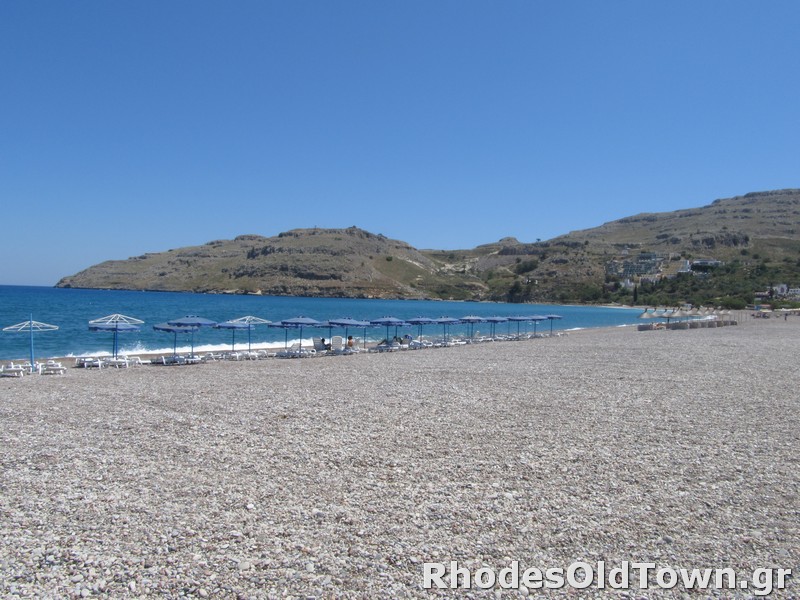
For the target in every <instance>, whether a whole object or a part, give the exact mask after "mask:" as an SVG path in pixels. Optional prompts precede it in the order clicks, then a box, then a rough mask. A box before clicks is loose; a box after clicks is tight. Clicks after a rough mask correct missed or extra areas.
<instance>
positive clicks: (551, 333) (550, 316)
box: [545, 315, 564, 335]
mask: <svg viewBox="0 0 800 600" xmlns="http://www.w3.org/2000/svg"><path fill="white" fill-rule="evenodd" d="M545 318H546V319H550V335H553V321H555V320H556V319H563V318H564V317H562V316H561V315H545Z"/></svg>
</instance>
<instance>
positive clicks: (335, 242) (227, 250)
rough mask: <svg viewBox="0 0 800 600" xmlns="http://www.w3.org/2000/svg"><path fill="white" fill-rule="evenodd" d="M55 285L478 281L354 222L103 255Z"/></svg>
mask: <svg viewBox="0 0 800 600" xmlns="http://www.w3.org/2000/svg"><path fill="white" fill-rule="evenodd" d="M57 287H79V288H101V289H134V290H156V291H194V292H211V293H231V294H270V295H291V296H324V297H351V298H425V297H429V296H435V297H439V296H441V295H442V294H456V295H457V296H469V295H472V294H474V293H478V292H479V288H480V287H481V283H480V282H479V281H478V282H470V281H468V280H465V279H464V278H463V277H459V276H458V275H456V274H452V275H451V274H448V273H447V272H444V271H442V269H441V268H440V266H439V265H438V264H436V263H435V262H434V261H432V260H431V259H430V258H428V257H427V256H425V255H424V254H423V253H421V252H419V251H418V250H416V249H414V248H412V247H411V246H409V245H408V244H406V243H405V242H401V241H398V240H391V239H388V238H386V237H384V236H382V235H376V234H373V233H370V232H368V231H364V230H362V229H359V228H357V227H350V228H347V229H295V230H292V231H287V232H284V233H281V234H279V235H277V236H275V237H262V236H259V235H240V236H238V237H237V238H235V239H233V240H217V241H212V242H208V243H207V244H204V245H203V246H194V247H189V248H179V249H175V250H168V251H166V252H158V253H148V254H143V255H141V256H136V257H132V258H129V259H127V260H111V261H106V262H103V263H100V264H98V265H95V266H93V267H90V268H88V269H86V270H84V271H81V272H80V273H77V274H75V275H71V276H69V277H64V278H63V279H62V280H61V281H59V282H58V284H57Z"/></svg>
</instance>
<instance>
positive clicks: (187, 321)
mask: <svg viewBox="0 0 800 600" xmlns="http://www.w3.org/2000/svg"><path fill="white" fill-rule="evenodd" d="M560 318H561V316H560V315H555V314H551V315H527V316H511V317H500V316H497V317H480V316H476V315H468V316H466V317H458V318H456V317H439V318H435V319H433V318H429V317H414V318H411V319H399V318H397V317H391V316H387V317H380V318H378V319H372V320H369V321H365V320H359V319H353V318H350V317H345V318H341V319H330V320H328V321H318V320H316V319H312V318H310V317H303V316H299V317H295V318H292V319H284V320H282V321H269V320H267V319H262V318H260V317H255V316H252V315H248V316H245V317H240V318H238V319H231V320H229V321H222V322H217V321H212V320H211V319H206V318H204V317H199V316H196V315H188V316H185V317H181V318H179V319H174V320H172V321H167V322H165V323H159V324H157V325H153V329H154V330H156V331H163V332H165V333H172V334H173V353H177V347H178V334H190V335H191V348H192V354H194V333H195V331H197V330H198V329H200V328H201V327H214V328H217V329H230V330H231V350H232V351H233V350H235V348H236V331H237V330H247V348H248V351H249V350H250V348H251V332H252V331H253V329H254V328H255V327H256V326H257V325H267V326H269V327H276V328H282V329H284V330H285V332H286V340H285V345H286V346H288V342H289V330H290V329H297V330H299V333H300V339H301V340H302V338H303V329H304V328H309V327H316V328H326V327H327V328H329V329H331V330H332V329H333V328H334V327H337V328H344V329H345V336H346V335H347V333H348V330H349V329H350V328H358V329H364V336H365V337H366V329H367V328H368V327H383V326H385V327H386V339H389V329H390V328H391V327H394V328H395V335H397V328H399V327H406V326H413V325H416V326H418V327H419V335H420V336H421V335H422V328H423V326H425V325H442V327H443V332H444V337H445V340H446V339H447V337H448V334H449V328H450V326H452V325H456V324H468V325H469V332H470V333H469V335H470V337H473V336H474V327H475V324H476V323H489V324H490V327H491V334H492V336H494V335H495V333H496V326H497V324H498V323H505V322H516V323H517V333H518V334H519V332H520V329H519V328H520V324H521V323H525V322H528V323H533V324H534V333H535V332H536V324H537V323H538V322H540V321H546V320H549V321H550V331H551V333H552V330H553V321H554V320H556V319H560ZM143 324H144V321H142V320H140V319H137V318H135V317H129V316H127V315H122V314H112V315H108V316H106V317H101V318H99V319H93V320H91V321H89V329H90V330H91V331H100V332H111V333H113V348H112V355H113V357H114V358H117V355H118V352H119V334H120V333H130V332H134V331H139V330H140V326H141V325H143ZM57 329H58V326H57V325H49V324H47V323H41V322H39V321H34V320H33V315H31V318H30V320H29V321H23V322H22V323H17V324H16V325H10V326H8V327H4V328H3V331H10V332H27V333H28V334H29V336H30V361H31V365H34V364H35V363H34V350H33V334H34V332H42V331H54V330H57Z"/></svg>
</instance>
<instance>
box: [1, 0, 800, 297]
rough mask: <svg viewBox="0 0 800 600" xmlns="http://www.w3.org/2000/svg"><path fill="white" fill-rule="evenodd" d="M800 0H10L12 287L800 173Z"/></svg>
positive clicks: (589, 207) (478, 236) (450, 240)
mask: <svg viewBox="0 0 800 600" xmlns="http://www.w3.org/2000/svg"><path fill="white" fill-rule="evenodd" d="M798 31H800V2H798V1H797V0H770V1H769V2H759V1H754V0H750V1H746V2H744V1H739V0H705V1H697V0H691V1H682V0H678V1H673V2H648V1H642V0H627V1H614V0H608V1H602V2H601V1H598V0H549V1H543V0H524V1H523V0H503V1H501V2H494V1H490V0H485V1H482V2H475V1H471V0H435V1H431V0H425V1H410V0H403V1H402V2H401V1H391V0H387V1H375V0H362V1H351V0H333V1H332V0H292V1H286V0H282V1H280V2H278V1H271V0H252V1H250V0H247V1H245V0H236V1H233V2H219V1H215V2H210V1H205V0H169V1H166V2H165V1H162V0H135V1H134V0H115V1H113V2H109V1H104V0H95V1H91V2H88V1H81V0H70V1H64V0H58V1H51V0H3V1H2V2H0V206H2V208H1V209H0V219H2V233H1V234H0V284H33V285H53V284H55V283H56V282H57V281H58V279H59V278H61V277H62V276H65V275H70V274H73V273H75V272H77V271H80V270H82V269H84V268H86V267H89V266H91V265H93V264H96V263H98V262H101V261H103V260H108V259H124V258H128V257H130V256H136V255H139V254H143V253H145V252H159V251H163V250H168V249H170V248H177V247H181V246H189V245H197V244H203V243H205V242H207V241H210V240H215V239H228V238H232V237H235V236H237V235H240V234H246V233H256V234H261V235H265V236H271V235H275V234H277V233H279V232H281V231H286V230H288V229H294V228H299V227H315V226H317V227H348V226H350V225H357V226H359V227H362V228H364V229H367V230H369V231H372V232H374V233H382V234H384V235H386V236H389V237H392V238H397V239H401V240H404V241H407V242H408V243H410V244H412V245H414V246H416V247H418V248H440V249H458V248H471V247H474V246H476V245H479V244H484V243H488V242H493V241H496V240H498V239H500V238H502V237H505V236H514V237H517V238H518V239H519V240H521V241H535V240H536V239H548V238H552V237H555V236H557V235H560V234H563V233H567V232H569V231H571V230H576V229H584V228H588V227H594V226H597V225H600V224H602V223H604V222H606V221H610V220H614V219H618V218H621V217H625V216H629V215H632V214H636V213H639V212H661V211H670V210H676V209H679V208H689V207H694V206H702V205H705V204H708V203H709V202H711V201H713V200H715V199H717V198H726V197H731V196H737V195H741V194H745V193H747V192H752V191H762V190H770V189H779V188H787V187H800V75H799V74H800V37H798Z"/></svg>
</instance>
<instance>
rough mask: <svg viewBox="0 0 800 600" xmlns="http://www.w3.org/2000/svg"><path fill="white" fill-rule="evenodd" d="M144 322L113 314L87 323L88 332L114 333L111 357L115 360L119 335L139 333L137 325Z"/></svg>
mask: <svg viewBox="0 0 800 600" xmlns="http://www.w3.org/2000/svg"><path fill="white" fill-rule="evenodd" d="M143 323H144V321H142V320H141V319H137V318H135V317H129V316H127V315H120V314H113V315H108V316H107V317H100V318H99V319H92V320H91V321H89V330H90V331H113V332H114V347H113V351H112V353H111V355H112V356H113V357H114V358H117V354H118V352H119V334H120V333H130V332H132V331H139V325H142V324H143Z"/></svg>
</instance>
